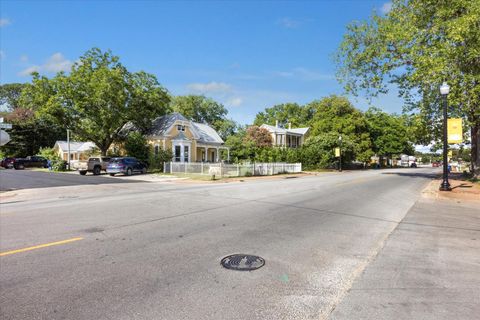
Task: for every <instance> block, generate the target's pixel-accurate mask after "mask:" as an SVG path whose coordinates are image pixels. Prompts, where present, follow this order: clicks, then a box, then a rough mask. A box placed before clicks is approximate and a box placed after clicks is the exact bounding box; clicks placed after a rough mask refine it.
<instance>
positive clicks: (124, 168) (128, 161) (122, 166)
mask: <svg viewBox="0 0 480 320" xmlns="http://www.w3.org/2000/svg"><path fill="white" fill-rule="evenodd" d="M134 172H138V173H146V172H147V165H146V164H145V163H143V162H141V161H139V160H137V158H133V157H124V158H112V159H111V160H110V162H109V163H108V166H107V173H108V174H110V175H111V176H114V175H116V174H117V173H123V174H124V175H127V176H131V175H132V174H133V173H134Z"/></svg>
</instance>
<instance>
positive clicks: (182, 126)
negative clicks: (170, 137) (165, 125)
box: [177, 124, 185, 131]
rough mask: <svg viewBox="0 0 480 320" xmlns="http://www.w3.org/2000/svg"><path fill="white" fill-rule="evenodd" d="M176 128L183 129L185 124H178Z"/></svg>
mask: <svg viewBox="0 0 480 320" xmlns="http://www.w3.org/2000/svg"><path fill="white" fill-rule="evenodd" d="M177 130H178V131H185V126H184V125H181V124H179V125H177Z"/></svg>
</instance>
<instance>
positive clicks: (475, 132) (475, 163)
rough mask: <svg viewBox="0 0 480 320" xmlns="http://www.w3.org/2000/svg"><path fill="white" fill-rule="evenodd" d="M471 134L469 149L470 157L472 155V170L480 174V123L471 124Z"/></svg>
mask: <svg viewBox="0 0 480 320" xmlns="http://www.w3.org/2000/svg"><path fill="white" fill-rule="evenodd" d="M471 136H472V144H471V146H472V149H471V153H470V154H471V157H472V172H473V173H474V174H475V175H480V147H479V145H478V144H479V143H480V124H478V123H476V124H474V125H473V126H472V129H471Z"/></svg>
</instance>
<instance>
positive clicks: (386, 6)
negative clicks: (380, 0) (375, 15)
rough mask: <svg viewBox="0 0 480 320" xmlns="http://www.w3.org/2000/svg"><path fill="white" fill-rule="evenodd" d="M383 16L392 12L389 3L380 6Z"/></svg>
mask: <svg viewBox="0 0 480 320" xmlns="http://www.w3.org/2000/svg"><path fill="white" fill-rule="evenodd" d="M380 10H381V11H382V13H383V14H387V13H389V12H390V11H391V10H392V3H391V2H385V3H384V4H383V5H382V8H381V9H380Z"/></svg>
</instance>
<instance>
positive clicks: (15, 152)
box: [0, 106, 66, 157]
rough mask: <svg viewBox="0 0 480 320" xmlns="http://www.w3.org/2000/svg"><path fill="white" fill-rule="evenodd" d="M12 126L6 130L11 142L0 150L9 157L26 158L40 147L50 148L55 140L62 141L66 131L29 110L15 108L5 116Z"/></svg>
mask: <svg viewBox="0 0 480 320" xmlns="http://www.w3.org/2000/svg"><path fill="white" fill-rule="evenodd" d="M5 120H6V122H8V123H11V124H12V129H10V130H8V133H9V134H10V138H11V141H10V142H9V143H7V144H5V145H4V146H2V147H0V149H1V150H2V151H3V152H5V153H6V154H7V155H9V156H13V157H26V156H32V155H35V154H37V152H38V151H39V150H40V148H42V147H52V146H53V145H54V144H55V141H57V140H63V139H65V136H66V131H65V130H63V129H62V128H61V127H60V126H58V125H57V124H56V123H54V122H52V121H50V120H49V119H47V118H42V117H37V116H35V112H34V111H33V110H31V109H26V108H23V107H19V106H17V107H15V108H14V109H13V111H11V112H9V113H8V114H6V115H5Z"/></svg>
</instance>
